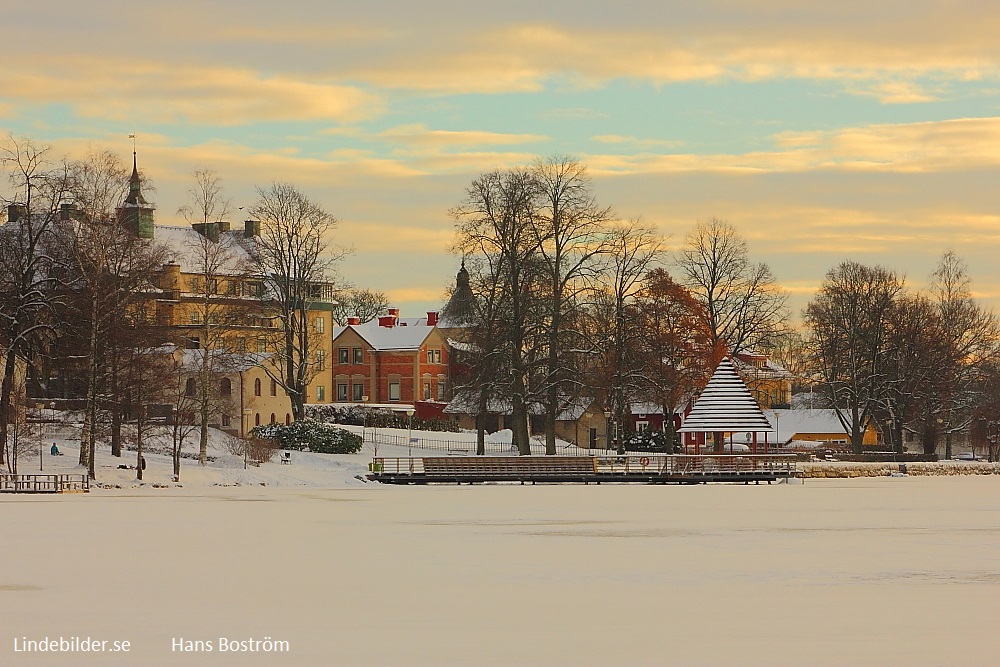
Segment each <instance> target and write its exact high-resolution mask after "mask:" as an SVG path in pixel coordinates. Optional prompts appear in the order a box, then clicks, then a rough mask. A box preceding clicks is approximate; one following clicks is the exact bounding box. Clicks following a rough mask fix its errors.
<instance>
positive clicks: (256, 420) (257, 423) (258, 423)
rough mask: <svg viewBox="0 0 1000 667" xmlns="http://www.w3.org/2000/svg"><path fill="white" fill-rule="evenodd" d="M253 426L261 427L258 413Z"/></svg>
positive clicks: (254, 417)
mask: <svg viewBox="0 0 1000 667" xmlns="http://www.w3.org/2000/svg"><path fill="white" fill-rule="evenodd" d="M253 425H254V426H260V413H259V412H258V413H257V414H255V415H254V416H253Z"/></svg>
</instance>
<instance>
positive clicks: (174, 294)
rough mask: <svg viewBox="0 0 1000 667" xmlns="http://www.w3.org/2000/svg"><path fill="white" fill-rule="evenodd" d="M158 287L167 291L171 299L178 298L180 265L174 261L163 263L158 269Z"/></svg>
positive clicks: (179, 291) (179, 292)
mask: <svg viewBox="0 0 1000 667" xmlns="http://www.w3.org/2000/svg"><path fill="white" fill-rule="evenodd" d="M159 282H160V285H159V287H160V289H161V290H163V291H165V292H169V293H170V298H171V299H175V300H176V299H179V298H180V294H181V267H180V266H179V265H178V264H177V263H176V262H173V261H171V262H169V263H168V264H164V265H163V268H162V269H160V281H159Z"/></svg>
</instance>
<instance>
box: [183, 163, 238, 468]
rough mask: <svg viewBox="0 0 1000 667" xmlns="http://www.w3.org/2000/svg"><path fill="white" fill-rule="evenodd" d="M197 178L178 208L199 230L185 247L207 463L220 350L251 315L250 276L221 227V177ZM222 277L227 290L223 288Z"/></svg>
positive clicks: (201, 455)
mask: <svg viewBox="0 0 1000 667" xmlns="http://www.w3.org/2000/svg"><path fill="white" fill-rule="evenodd" d="M194 179H195V184H194V186H193V187H192V188H191V189H190V190H188V194H189V196H190V201H189V202H188V204H186V205H185V206H183V207H181V209H179V211H178V212H179V213H181V214H183V215H184V217H185V219H187V220H188V222H191V223H192V224H193V226H194V228H195V230H196V231H197V232H198V234H196V235H194V236H192V237H190V238H189V240H188V241H186V243H185V245H186V246H187V255H188V270H189V271H190V272H191V273H193V274H196V275H197V279H196V280H195V281H194V283H193V284H192V285H189V288H188V289H189V291H190V292H193V293H195V295H196V298H197V303H196V306H195V308H196V317H197V321H198V325H197V330H198V338H199V348H200V349H201V350H202V351H203V352H204V353H203V354H201V355H199V356H198V364H199V367H198V381H197V389H198V433H199V440H198V462H199V463H200V464H201V465H206V464H207V463H208V431H209V427H208V424H209V419H210V417H211V415H212V414H214V413H216V412H218V409H219V407H220V401H221V398H222V397H221V396H220V395H219V392H218V383H217V382H216V381H215V379H216V376H217V374H218V372H219V371H221V370H225V369H223V368H219V367H218V366H219V361H220V360H222V359H225V358H226V357H225V356H224V355H221V354H217V352H219V351H221V350H222V348H223V347H224V346H225V345H226V343H227V342H228V341H229V339H230V338H231V336H232V332H233V329H234V328H235V327H236V326H239V325H241V324H243V320H244V319H245V318H246V317H247V316H248V312H247V310H248V309H247V307H246V306H245V305H243V304H242V303H241V300H240V299H239V298H238V295H237V294H236V290H237V289H239V285H240V282H239V280H238V278H239V277H242V276H245V275H246V274H247V272H248V267H247V266H245V265H244V264H243V263H242V262H241V260H240V253H239V252H238V249H237V247H236V245H235V243H236V242H235V241H234V240H233V238H232V237H231V236H229V235H228V234H223V233H222V230H221V229H220V226H219V223H220V222H221V221H223V220H224V219H225V218H226V216H227V215H228V214H229V213H230V210H231V204H230V202H229V200H228V199H226V198H225V197H224V195H223V185H222V179H221V178H220V177H219V176H218V175H217V174H216V173H215V172H214V171H212V170H209V169H202V170H199V171H196V172H194ZM224 281H225V282H226V283H227V287H228V288H229V289H227V290H223V289H222V284H223V282H224ZM177 474H179V473H177Z"/></svg>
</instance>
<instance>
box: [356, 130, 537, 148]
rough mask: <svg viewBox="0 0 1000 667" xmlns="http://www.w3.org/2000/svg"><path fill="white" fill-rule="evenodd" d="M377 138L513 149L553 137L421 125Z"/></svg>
mask: <svg viewBox="0 0 1000 667" xmlns="http://www.w3.org/2000/svg"><path fill="white" fill-rule="evenodd" d="M375 137H377V138H379V139H382V140H385V141H387V142H390V143H395V144H404V145H409V146H416V147H427V148H439V149H443V148H454V147H473V146H510V145H516V144H527V143H538V142H543V141H548V140H549V138H548V137H546V136H544V135H540V134H505V133H501V132H485V131H481V130H428V129H427V127H426V126H424V125H420V124H413V125H400V126H397V127H393V128H390V129H388V130H383V131H382V132H379V133H378V134H376V135H375Z"/></svg>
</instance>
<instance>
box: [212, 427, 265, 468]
mask: <svg viewBox="0 0 1000 667" xmlns="http://www.w3.org/2000/svg"><path fill="white" fill-rule="evenodd" d="M224 444H225V447H226V451H228V452H229V453H230V454H233V455H235V456H246V457H247V460H249V461H250V462H251V463H253V464H254V465H260V464H261V463H267V462H268V461H270V460H271V459H272V458H274V450H275V448H276V447H275V441H274V440H270V439H267V438H261V437H255V436H254V435H253V433H251V436H250V437H249V438H241V437H239V436H236V435H230V436H229V437H227V438H226V440H225V443H224Z"/></svg>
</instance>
